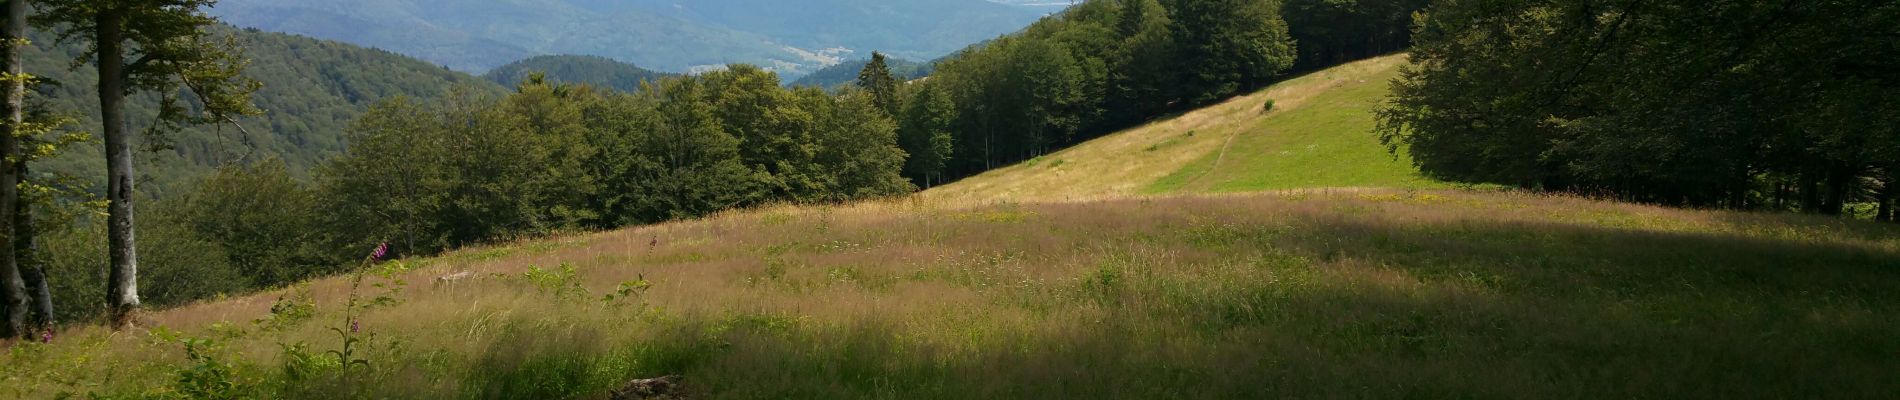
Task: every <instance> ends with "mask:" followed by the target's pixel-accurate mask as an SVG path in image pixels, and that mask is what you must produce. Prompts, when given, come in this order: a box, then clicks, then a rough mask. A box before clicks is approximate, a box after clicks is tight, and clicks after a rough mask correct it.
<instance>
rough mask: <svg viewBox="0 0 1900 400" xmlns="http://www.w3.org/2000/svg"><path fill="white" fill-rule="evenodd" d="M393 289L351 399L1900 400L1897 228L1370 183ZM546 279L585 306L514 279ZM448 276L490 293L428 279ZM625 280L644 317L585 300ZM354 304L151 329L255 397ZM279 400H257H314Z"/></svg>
mask: <svg viewBox="0 0 1900 400" xmlns="http://www.w3.org/2000/svg"><path fill="white" fill-rule="evenodd" d="M655 242H657V245H655V244H654V243H655ZM410 263H411V264H413V265H420V266H423V267H422V268H420V269H418V270H415V271H413V272H410V273H407V274H406V275H405V278H406V280H407V281H408V282H410V285H409V289H408V290H407V291H406V292H404V293H403V294H402V295H401V296H400V298H401V299H402V300H403V303H401V304H400V305H397V306H393V307H388V308H381V309H376V310H373V311H371V312H369V313H368V314H367V315H366V316H365V319H364V323H363V326H364V328H365V331H366V332H368V333H373V334H375V335H376V337H377V340H378V342H379V346H385V347H384V348H380V349H378V350H376V351H374V352H371V353H369V355H368V357H367V358H369V359H370V360H371V362H372V363H373V365H375V371H376V372H375V373H374V374H367V375H365V376H364V377H362V378H360V379H361V380H360V381H356V382H353V383H352V384H353V385H355V386H347V387H354V389H351V390H356V391H357V392H340V393H359V394H362V395H363V396H366V397H374V398H442V397H454V398H497V397H503V398H506V397H521V396H530V395H532V396H536V397H538V396H544V395H545V396H554V397H562V396H568V395H590V394H598V393H599V392H600V391H602V390H604V389H605V388H606V387H607V386H604V385H610V384H611V382H613V381H617V380H624V379H630V378H635V377H650V376H657V375H662V374H675V373H678V374H685V375H687V376H688V379H689V382H692V384H693V385H695V387H696V390H698V391H701V392H702V393H704V394H706V395H707V397H710V398H840V397H846V398H993V397H1008V398H1047V397H1052V396H1053V397H1074V396H1082V397H1104V398H1136V397H1175V398H1181V397H1207V398H1221V397H1261V396H1267V397H1283V396H1284V397H1460V398H1470V397H1499V398H1523V397H1561V396H1570V395H1575V394H1577V393H1595V394H1600V395H1603V396H1606V397H1680V396H1702V395H1709V396H1718V397H1731V396H1722V395H1724V394H1728V395H1739V396H1741V397H1830V396H1840V397H1855V396H1857V395H1877V394H1879V393H1893V390H1900V381H1895V380H1892V379H1890V378H1891V371H1893V370H1894V367H1900V361H1895V360H1900V358H1896V357H1894V356H1895V355H1896V354H1900V353H1894V351H1897V350H1900V340H1896V339H1895V338H1900V323H1896V322H1895V320H1893V319H1892V318H1886V317H1885V316H1890V315H1893V314H1892V312H1893V311H1900V294H1896V293H1895V292H1894V291H1892V290H1891V288H1892V287H1894V285H1895V284H1896V283H1900V275H1896V272H1897V271H1895V268H1896V266H1897V265H1900V231H1896V230H1895V229H1894V228H1891V227H1883V226H1876V225H1872V224H1864V223H1857V222H1852V221H1839V220H1831V219H1822V218H1810V217H1799V216H1781V215H1758V214H1740V213H1727V212H1706V211H1692V210H1676V209H1666V208H1659V207H1649V206H1641V205H1630V204H1619V203H1610V202H1599V201H1592V200H1586V199H1578V198H1570V197H1554V196H1541V195H1530V194H1521V193H1512V192H1492V193H1485V192H1469V191H1404V190H1385V189H1318V190H1296V191H1282V192H1272V193H1257V194H1225V195H1199V196H1179V197H1137V198H1111V197H1103V198H1097V199H1090V200H1079V201H1056V202H1033V203H1002V204H992V205H985V206H975V207H941V206H936V205H933V204H930V203H929V202H920V201H913V200H906V201H892V202H876V203H865V204H857V205H850V206H841V207H789V206H788V207H772V208H766V209H759V210H750V211H737V212H730V213H725V214H721V215H718V216H715V217H712V218H707V219H705V220H700V221H690V222H678V223H670V224H662V225H656V226H648V227H641V228H634V229H627V230H621V231H614V232H605V233H598V234H590V235H576V236H569V237H561V238H554V239H548V240H540V241H528V242H522V243H517V244H513V245H508V246H498V247H492V248H478V249H469V250H464V251H459V252H456V253H452V254H448V255H445V256H442V257H437V258H433V259H428V260H414V261H410ZM563 263H566V264H571V265H573V266H575V267H576V268H577V272H578V274H579V275H578V277H577V278H578V280H577V282H579V283H581V284H582V285H584V286H585V287H586V288H587V289H589V291H590V292H591V293H592V294H593V296H592V297H586V298H579V299H560V298H556V297H554V296H552V295H549V294H547V293H544V292H542V291H539V290H537V289H536V288H535V287H533V286H531V285H529V284H527V283H525V282H524V281H523V280H522V279H520V278H519V274H521V273H522V272H524V271H526V270H527V269H528V268H529V267H530V266H540V267H543V268H546V267H552V266H556V265H560V264H563ZM458 271H471V272H474V273H475V276H476V277H475V278H471V279H468V280H464V281H459V282H455V283H446V284H440V285H437V284H432V283H430V282H431V281H432V280H433V279H434V278H435V277H438V276H443V275H448V274H451V273H454V272H458ZM640 276H644V277H645V278H646V279H648V280H651V281H652V282H653V283H654V287H653V289H652V290H651V291H650V292H647V293H646V294H645V295H644V297H643V298H642V299H641V300H642V301H643V302H644V303H646V304H647V305H648V306H650V307H640V306H629V305H619V306H614V305H608V304H606V303H603V302H601V301H599V300H596V299H595V298H596V297H598V296H599V295H601V294H605V293H609V292H611V291H613V289H614V287H615V286H616V285H617V284H618V283H620V282H624V281H629V280H633V279H635V278H636V277H640ZM372 281H373V280H372ZM347 287H348V281H347V280H346V279H343V278H333V279H326V280H320V281H316V282H312V283H310V284H309V286H308V290H309V291H310V292H311V293H312V294H313V295H314V297H315V298H316V299H317V304H318V308H319V310H322V312H321V313H320V314H319V315H318V317H317V319H315V320H312V321H310V322H306V323H304V324H302V325H297V326H294V327H293V328H291V329H289V330H287V331H284V332H260V331H258V330H256V329H254V328H251V327H252V326H253V324H252V323H251V321H252V320H256V319H259V318H265V317H267V316H268V315H269V307H270V305H271V303H272V302H273V301H274V300H276V299H277V296H279V295H281V294H283V293H281V292H279V293H266V294H260V295H257V296H250V297H245V298H237V299H228V300H223V301H216V302H208V303H205V304H198V305H192V306H187V307H181V308H177V309H171V310H160V311H155V312H153V313H151V314H150V316H149V318H150V320H151V321H153V322H154V323H155V324H156V325H157V326H162V327H165V328H167V329H175V330H178V331H181V332H184V333H185V334H186V335H190V336H197V337H220V336H225V337H229V339H228V341H229V344H228V346H229V347H228V354H229V356H230V357H231V358H232V359H235V360H242V361H243V362H244V363H245V364H243V365H250V366H251V367H250V368H249V369H244V371H248V372H247V373H248V374H250V375H248V376H250V377H251V378H252V379H253V380H254V381H255V382H271V381H272V379H277V378H275V377H277V375H275V374H276V372H274V371H275V370H274V369H273V368H274V367H272V366H274V365H277V364H279V363H281V360H280V359H279V357H280V354H281V353H282V348H281V347H280V344H286V343H296V342H304V343H309V344H311V345H312V346H314V347H315V348H318V349H327V348H333V347H335V345H336V341H337V338H336V336H335V334H334V333H331V332H329V331H328V330H327V327H330V326H337V324H338V321H339V320H340V319H341V316H340V314H339V311H338V310H339V309H340V308H341V304H342V302H343V299H344V297H345V294H346V289H347ZM240 330H241V331H244V332H243V333H234V332H237V331H240ZM392 343H400V344H399V345H396V346H395V347H393V348H390V347H387V346H389V345H390V344H392ZM8 357H9V358H10V359H8V360H7V363H6V364H5V365H6V366H5V367H0V377H3V379H5V383H6V384H5V385H4V387H0V397H6V396H14V397H20V398H48V397H53V395H55V394H57V393H61V392H71V393H81V394H83V393H86V392H87V391H98V392H99V393H145V394H153V393H164V391H165V390H166V389H164V388H166V387H167V385H169V382H171V380H173V379H174V377H175V375H174V373H175V371H176V370H177V368H179V367H180V366H184V365H188V363H187V361H186V360H185V359H184V358H183V354H182V351H181V350H180V347H179V346H178V345H177V344H176V343H168V342H161V341H157V340H155V339H154V337H153V336H152V335H149V334H146V333H144V332H123V333H112V332H108V331H105V330H102V329H99V328H92V327H85V328H78V329H75V330H72V331H69V332H65V333H63V334H62V336H61V338H60V339H59V342H57V344H56V345H54V346H38V345H27V346H21V347H19V348H17V349H16V350H15V351H14V353H13V354H12V355H11V356H8ZM534 371H555V372H563V373H568V374H567V375H560V374H555V375H549V376H540V375H522V374H526V373H529V372H534ZM524 382H528V383H535V384H536V385H538V384H541V383H546V384H547V385H548V386H547V387H531V386H534V385H530V384H528V383H524ZM260 384H261V383H260ZM524 385H526V386H524ZM293 389H295V388H292V389H283V390H286V391H282V392H274V393H278V394H280V395H285V396H300V395H309V394H310V393H311V392H307V391H306V392H299V391H295V390H293ZM296 390H313V389H309V388H304V389H296ZM326 390H343V389H326ZM319 392H323V391H321V390H319ZM285 393H289V394H285ZM299 393H301V394H299ZM325 393H329V392H325ZM332 394H333V396H329V397H349V396H347V395H340V394H335V393H332ZM554 394H559V396H555V395H554Z"/></svg>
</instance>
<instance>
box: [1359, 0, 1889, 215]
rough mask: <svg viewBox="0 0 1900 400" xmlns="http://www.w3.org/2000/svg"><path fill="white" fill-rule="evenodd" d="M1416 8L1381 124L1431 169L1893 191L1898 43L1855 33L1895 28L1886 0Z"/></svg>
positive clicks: (1787, 202)
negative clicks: (1405, 66)
mask: <svg viewBox="0 0 1900 400" xmlns="http://www.w3.org/2000/svg"><path fill="white" fill-rule="evenodd" d="M1419 22H1420V24H1421V25H1420V30H1419V35H1418V37H1417V41H1418V46H1417V48H1416V50H1415V51H1414V53H1413V59H1414V61H1415V63H1416V66H1415V67H1413V68H1411V69H1409V70H1408V71H1407V72H1406V74H1405V76H1404V78H1403V79H1401V80H1400V81H1399V82H1398V83H1396V85H1395V93H1394V97H1393V100H1392V102H1391V103H1390V105H1389V107H1387V108H1386V109H1384V110H1383V111H1382V112H1381V120H1382V126H1381V129H1380V131H1381V132H1382V133H1383V134H1384V135H1385V137H1386V139H1387V141H1388V142H1389V143H1390V144H1392V145H1393V146H1394V148H1395V149H1399V148H1402V149H1405V150H1406V151H1408V152H1410V154H1411V155H1412V157H1413V159H1414V160H1415V161H1416V162H1417V164H1418V166H1419V168H1420V169H1422V170H1423V171H1425V172H1426V173H1428V174H1431V175H1432V176H1435V177H1439V178H1443V179H1448V180H1455V181H1463V182H1485V183H1499V184H1507V185H1514V186H1520V187H1527V188H1540V189H1546V190H1559V191H1570V192H1579V193H1590V194H1597V195H1611V196H1616V197H1618V198H1622V199H1626V200H1634V201H1644V202H1654V203H1663V204H1675V205H1690V206H1720V207H1731V208H1749V209H1778V210H1793V209H1799V210H1804V211H1809V212H1821V213H1830V214H1840V213H1843V212H1844V211H1845V210H1846V209H1847V208H1848V207H1846V206H1847V205H1848V204H1849V203H1853V202H1858V201H1874V200H1880V199H1877V198H1882V197H1884V198H1887V199H1891V198H1892V196H1893V195H1892V194H1891V193H1892V192H1893V191H1892V190H1891V189H1890V188H1891V187H1892V186H1893V185H1894V182H1895V181H1896V180H1895V179H1894V178H1895V176H1894V174H1893V171H1895V170H1896V168H1900V164H1897V161H1895V160H1900V146H1895V145H1894V144H1895V143H1900V140H1895V138H1900V108H1897V107H1900V100H1896V97H1895V96H1892V95H1891V93H1894V92H1895V91H1897V90H1900V78H1897V77H1896V75H1895V74H1894V73H1893V71H1895V70H1896V68H1900V65H1897V64H1896V62H1895V61H1894V60H1900V47H1896V46H1894V40H1893V38H1892V35H1870V34H1866V33H1867V32H1875V31H1883V30H1884V31H1891V29H1892V27H1893V26H1896V24H1900V7H1896V6H1895V5H1894V4H1892V3H1891V2H1882V1H1836V2H1799V3H1798V4H1797V3H1782V2H1767V1H1735V2H1722V3H1717V4H1709V3H1705V2H1691V1H1663V2H1647V3H1631V4H1620V3H1619V4H1597V3H1594V2H1587V1H1555V2H1530V1H1504V2H1491V1H1446V2H1440V3H1439V4H1437V5H1435V6H1434V7H1433V8H1432V9H1431V11H1430V12H1429V13H1426V14H1424V15H1423V16H1422V18H1421V19H1420V20H1419ZM1532 65H1535V66H1536V67H1528V66H1532ZM1875 188H1882V189H1885V190H1879V191H1876V190H1872V189H1875ZM1882 192H1885V193H1884V194H1883V193H1882Z"/></svg>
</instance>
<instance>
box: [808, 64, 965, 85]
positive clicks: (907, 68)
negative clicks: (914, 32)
mask: <svg viewBox="0 0 1900 400" xmlns="http://www.w3.org/2000/svg"><path fill="white" fill-rule="evenodd" d="M885 62H887V63H888V64H889V65H890V67H889V68H890V71H891V75H892V76H895V77H897V78H898V79H901V80H905V81H910V80H915V79H918V78H923V77H925V76H930V71H931V70H932V66H931V64H930V63H920V62H916V61H911V60H905V59H901V58H891V59H887V60H886V61H885ZM870 63H871V59H869V58H865V59H859V60H851V61H845V62H843V63H840V64H838V65H833V66H829V67H825V68H824V69H820V70H818V71H817V72H812V73H811V74H810V75H805V76H804V77H801V78H798V80H796V81H792V83H791V85H790V86H809V87H819V88H827V89H833V88H837V87H839V86H844V85H850V84H854V83H856V82H857V81H858V73H859V72H863V71H864V66H865V64H870Z"/></svg>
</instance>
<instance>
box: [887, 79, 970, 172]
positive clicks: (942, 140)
mask: <svg viewBox="0 0 1900 400" xmlns="http://www.w3.org/2000/svg"><path fill="white" fill-rule="evenodd" d="M912 86H913V87H916V89H915V90H913V93H912V94H911V95H910V98H909V100H907V101H905V102H904V113H903V116H902V118H900V121H901V123H902V125H901V126H899V127H898V131H897V135H898V136H897V144H898V146H899V147H902V148H903V149H904V152H905V153H907V154H909V155H910V157H909V158H908V159H906V160H905V163H904V175H905V176H906V177H909V178H910V179H911V182H915V183H916V184H917V186H921V187H925V188H929V187H930V186H932V185H934V184H936V183H937V182H941V181H942V179H943V173H944V167H945V166H947V165H948V163H949V161H950V157H951V156H952V155H953V154H952V152H953V151H955V150H956V143H954V142H953V140H954V139H952V138H953V136H952V135H953V133H952V132H951V130H950V129H951V124H952V123H955V122H956V119H957V115H956V112H957V110H956V104H953V103H951V101H950V96H949V95H948V94H945V93H944V92H943V90H942V89H938V88H937V84H934V83H929V82H926V83H923V84H918V85H912Z"/></svg>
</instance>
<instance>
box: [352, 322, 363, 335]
mask: <svg viewBox="0 0 1900 400" xmlns="http://www.w3.org/2000/svg"><path fill="white" fill-rule="evenodd" d="M359 328H362V326H360V325H358V322H357V321H354V320H352V321H350V333H356V331H357V329H359Z"/></svg>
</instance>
